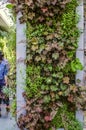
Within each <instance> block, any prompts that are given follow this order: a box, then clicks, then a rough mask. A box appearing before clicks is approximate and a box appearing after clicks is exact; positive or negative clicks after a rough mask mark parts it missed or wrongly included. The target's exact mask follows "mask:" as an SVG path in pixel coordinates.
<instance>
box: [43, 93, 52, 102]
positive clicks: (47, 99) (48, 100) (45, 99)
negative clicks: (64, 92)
mask: <svg viewBox="0 0 86 130" xmlns="http://www.w3.org/2000/svg"><path fill="white" fill-rule="evenodd" d="M50 100H51V98H50V96H49V95H46V96H44V102H45V103H49V102H50Z"/></svg>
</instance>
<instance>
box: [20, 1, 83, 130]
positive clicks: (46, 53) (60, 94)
mask: <svg viewBox="0 0 86 130" xmlns="http://www.w3.org/2000/svg"><path fill="white" fill-rule="evenodd" d="M77 6H78V3H77V0H64V1H58V0H53V1H52V0H47V1H44V0H43V1H42V0H41V1H33V0H31V1H26V3H23V9H21V12H22V14H23V17H21V19H20V22H21V23H22V22H27V59H26V64H27V72H26V73H27V79H26V87H25V92H24V93H23V95H24V98H25V101H26V115H24V116H22V115H21V116H20V118H19V122H18V125H19V127H20V128H21V129H23V128H26V129H29V130H44V129H46V130H54V129H57V128H64V129H65V130H82V125H81V124H80V122H78V121H77V120H76V118H75V111H76V109H77V108H78V109H81V108H82V107H83V105H84V103H83V102H82V100H81V98H82V94H81V91H80V87H78V86H77V85H76V84H75V75H76V72H77V70H82V69H83V67H82V65H81V63H80V61H79V59H78V58H76V49H77V47H78V37H79V35H80V30H79V29H78V28H77V23H78V21H79V16H78V15H77V14H76V7H77ZM78 82H80V81H78Z"/></svg>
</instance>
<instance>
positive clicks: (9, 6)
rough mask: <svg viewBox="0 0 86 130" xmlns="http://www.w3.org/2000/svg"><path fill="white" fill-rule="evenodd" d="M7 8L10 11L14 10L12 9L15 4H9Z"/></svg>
mask: <svg viewBox="0 0 86 130" xmlns="http://www.w3.org/2000/svg"><path fill="white" fill-rule="evenodd" d="M6 7H7V8H8V9H12V8H13V7H14V5H13V4H7V5H6Z"/></svg>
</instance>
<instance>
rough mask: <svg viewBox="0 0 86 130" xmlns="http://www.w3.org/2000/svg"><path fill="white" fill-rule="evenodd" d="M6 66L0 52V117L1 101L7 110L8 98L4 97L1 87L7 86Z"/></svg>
mask: <svg viewBox="0 0 86 130" xmlns="http://www.w3.org/2000/svg"><path fill="white" fill-rule="evenodd" d="M7 74H8V68H7V66H6V63H5V62H4V61H3V55H2V53H0V117H1V104H2V101H3V102H4V103H5V104H6V111H7V112H8V111H9V107H8V106H9V99H8V98H4V94H3V88H4V86H5V87H7V86H8V82H7Z"/></svg>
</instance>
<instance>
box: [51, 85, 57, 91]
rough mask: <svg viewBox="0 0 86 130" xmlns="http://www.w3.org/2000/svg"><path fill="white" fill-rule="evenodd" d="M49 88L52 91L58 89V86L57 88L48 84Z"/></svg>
mask: <svg viewBox="0 0 86 130" xmlns="http://www.w3.org/2000/svg"><path fill="white" fill-rule="evenodd" d="M50 89H51V90H52V91H57V90H58V88H57V86H53V85H52V86H50Z"/></svg>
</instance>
